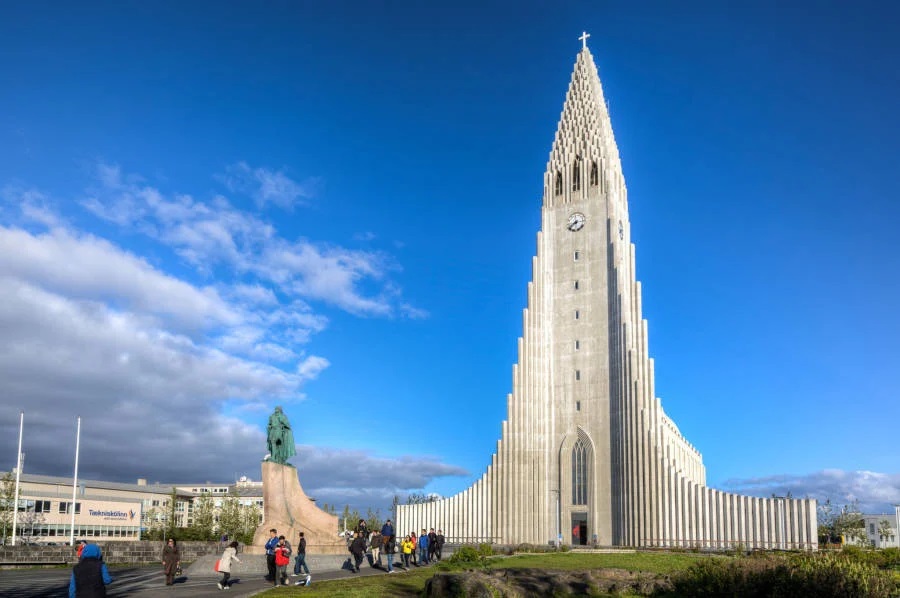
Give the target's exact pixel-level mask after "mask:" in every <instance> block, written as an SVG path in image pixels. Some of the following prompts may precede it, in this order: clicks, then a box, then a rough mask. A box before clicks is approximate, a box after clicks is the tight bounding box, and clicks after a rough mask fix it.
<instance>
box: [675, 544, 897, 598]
mask: <svg viewBox="0 0 900 598" xmlns="http://www.w3.org/2000/svg"><path fill="white" fill-rule="evenodd" d="M672 586H673V592H674V595H676V596H707V597H714V596H723V597H724V596H742V597H747V598H753V597H757V596H759V597H763V596H804V595H805V596H816V597H817V598H832V597H833V598H839V597H840V598H856V597H859V598H882V597H883V598H888V597H890V596H893V595H895V593H896V592H897V591H898V590H900V588H898V587H897V583H896V582H895V581H894V580H893V579H892V577H891V576H890V575H889V574H886V573H885V572H882V571H879V570H878V569H876V568H875V567H874V566H872V565H870V564H868V563H862V562H858V561H856V560H854V559H853V558H852V557H847V556H845V555H833V554H825V555H806V554H804V555H794V556H771V555H766V556H758V557H754V558H741V559H721V558H711V559H704V560H702V561H699V562H697V563H694V564H693V565H691V566H690V567H689V568H688V569H686V570H685V571H682V572H681V573H679V574H676V575H675V576H674V577H673V579H672Z"/></svg>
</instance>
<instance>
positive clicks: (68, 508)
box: [59, 502, 81, 515]
mask: <svg viewBox="0 0 900 598" xmlns="http://www.w3.org/2000/svg"><path fill="white" fill-rule="evenodd" d="M59 512H60V513H66V514H68V515H71V514H72V503H71V502H60V503H59ZM75 514H76V515H81V503H80V502H77V503H75Z"/></svg>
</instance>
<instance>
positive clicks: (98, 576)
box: [69, 544, 113, 598]
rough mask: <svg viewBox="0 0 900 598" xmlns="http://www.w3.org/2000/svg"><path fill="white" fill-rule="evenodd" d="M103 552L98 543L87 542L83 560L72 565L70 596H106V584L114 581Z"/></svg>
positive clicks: (102, 597) (94, 597) (87, 597)
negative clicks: (104, 560)
mask: <svg viewBox="0 0 900 598" xmlns="http://www.w3.org/2000/svg"><path fill="white" fill-rule="evenodd" d="M112 581H113V580H112V577H110V576H109V569H107V568H106V563H104V562H103V554H102V553H101V552H100V547H99V546H97V545H96V544H85V545H84V548H83V549H82V551H81V560H79V561H78V562H77V563H76V564H75V566H74V567H72V576H71V577H70V578H69V598H105V597H106V586H108V585H109V584H111V583H112Z"/></svg>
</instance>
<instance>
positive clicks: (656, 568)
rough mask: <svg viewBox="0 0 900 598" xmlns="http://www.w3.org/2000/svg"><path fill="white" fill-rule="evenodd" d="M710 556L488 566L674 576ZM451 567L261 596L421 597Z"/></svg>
mask: <svg viewBox="0 0 900 598" xmlns="http://www.w3.org/2000/svg"><path fill="white" fill-rule="evenodd" d="M705 558H709V557H707V556H703V555H698V554H690V553H668V552H635V553H613V554H601V553H580V552H562V553H547V554H522V555H515V556H511V557H491V558H490V559H489V560H488V566H489V567H490V568H492V569H557V570H585V569H626V570H629V571H646V572H650V573H660V574H662V573H671V572H673V571H678V570H681V569H685V568H687V567H688V566H689V565H690V564H691V563H693V562H695V561H696V560H697V559H705ZM450 569H451V568H450V567H449V566H447V565H444V564H442V565H438V566H435V567H429V568H427V569H413V570H412V571H409V572H406V573H399V572H398V573H397V574H395V575H375V576H371V577H354V578H348V579H339V580H334V581H321V582H313V584H312V585H310V586H309V587H297V588H294V587H286V588H285V587H282V588H272V589H271V590H268V591H266V592H264V593H262V594H258V595H259V596H263V597H265V598H274V597H275V596H300V595H303V596H337V597H347V598H357V597H358V598H370V597H379V596H383V597H385V598H393V597H397V598H406V597H409V598H412V597H414V596H416V597H417V596H420V595H421V592H422V590H423V589H424V587H425V581H426V580H428V579H429V578H430V577H431V576H433V575H434V574H436V573H438V572H439V571H442V570H450Z"/></svg>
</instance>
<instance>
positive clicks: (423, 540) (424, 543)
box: [419, 527, 428, 565]
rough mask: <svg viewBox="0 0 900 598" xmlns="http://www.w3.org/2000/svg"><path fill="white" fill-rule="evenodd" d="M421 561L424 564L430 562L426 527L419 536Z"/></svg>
mask: <svg viewBox="0 0 900 598" xmlns="http://www.w3.org/2000/svg"><path fill="white" fill-rule="evenodd" d="M419 563H420V564H423V565H427V564H428V534H427V533H426V532H425V528H424V527H423V528H422V535H421V536H419Z"/></svg>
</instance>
